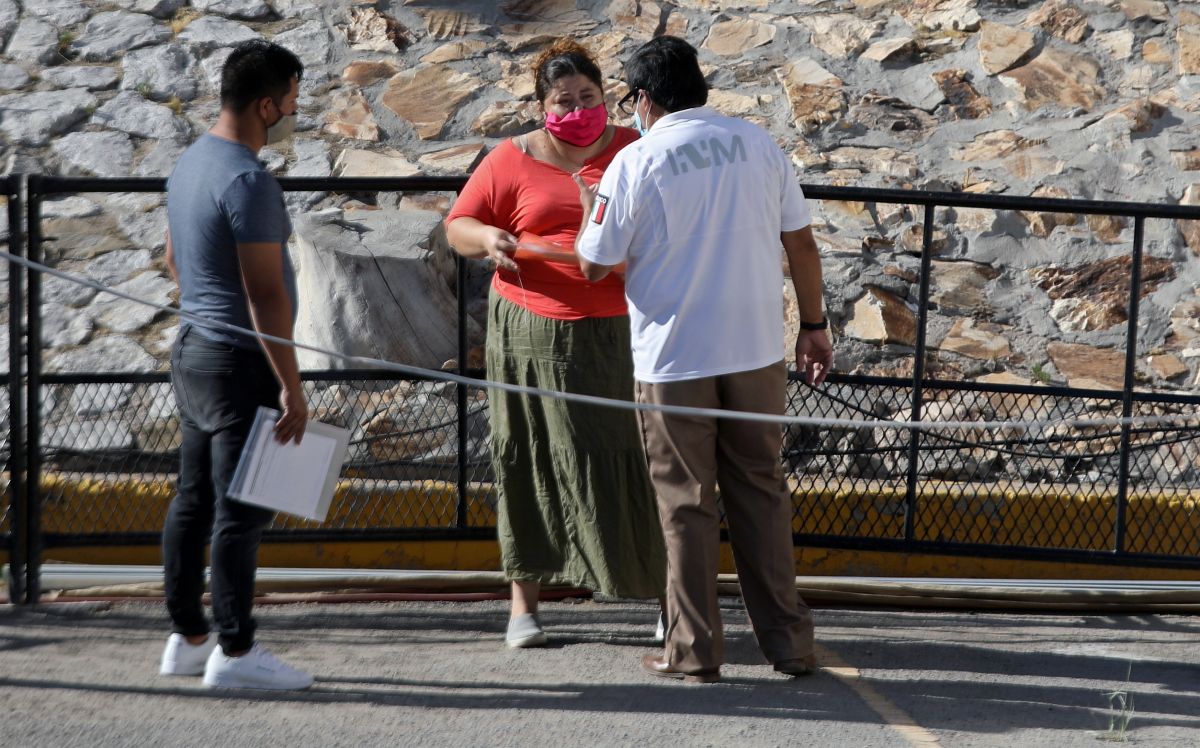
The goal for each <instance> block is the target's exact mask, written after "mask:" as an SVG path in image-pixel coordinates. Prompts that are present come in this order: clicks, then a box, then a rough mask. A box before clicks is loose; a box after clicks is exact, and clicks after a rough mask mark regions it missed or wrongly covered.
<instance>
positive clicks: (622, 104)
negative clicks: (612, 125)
mask: <svg viewBox="0 0 1200 748" xmlns="http://www.w3.org/2000/svg"><path fill="white" fill-rule="evenodd" d="M640 90H641V89H640V88H631V89H629V93H627V94H625V96H623V97H622V98H621V100H620V101H618V102H617V109H620V110H621V111H622V112H624V113H625V114H630V115H631V114H633V110H634V109H635V108H636V107H637V95H638V91H640Z"/></svg>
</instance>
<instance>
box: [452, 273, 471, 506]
mask: <svg viewBox="0 0 1200 748" xmlns="http://www.w3.org/2000/svg"><path fill="white" fill-rule="evenodd" d="M454 268H455V271H454V276H455V289H456V292H457V294H458V373H459V375H460V376H465V375H466V373H467V355H468V353H469V351H468V350H467V349H468V345H469V344H468V341H467V262H466V260H464V259H463V256H462V255H460V254H455V255H454ZM468 428H469V424H468V423H467V386H466V385H465V384H461V383H460V384H459V385H458V511H457V512H456V515H457V516H456V517H455V526H456V527H459V528H464V527H467V525H468V522H467V520H468V516H467V429H468Z"/></svg>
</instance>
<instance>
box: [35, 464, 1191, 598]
mask: <svg viewBox="0 0 1200 748" xmlns="http://www.w3.org/2000/svg"><path fill="white" fill-rule="evenodd" d="M173 494H174V485H173V483H172V482H171V481H169V480H164V479H162V478H161V477H159V476H148V477H146V478H145V479H140V478H137V477H131V478H125V479H119V480H112V479H109V478H101V477H95V478H92V477H80V476H77V475H69V474H47V475H45V476H44V477H43V480H42V495H43V496H44V497H45V499H44V503H43V513H42V527H43V528H44V530H45V531H46V532H49V533H80V532H95V533H114V532H153V533H157V532H159V531H160V530H161V529H162V523H163V520H164V519H165V517H166V511H167V505H168V503H169V501H170V499H171V496H172V495H173ZM467 494H468V496H467V498H468V513H469V524H470V525H471V526H473V527H486V526H494V524H495V521H496V517H495V511H494V509H493V502H494V499H493V495H494V493H493V488H492V486H491V484H486V483H474V484H471V485H470V486H469V487H468V491H467ZM795 501H796V510H797V511H796V519H795V520H794V522H793V530H794V531H795V532H799V533H819V534H831V535H846V536H866V537H878V538H900V537H902V536H903V529H904V486H903V485H902V484H897V483H886V484H885V483H882V482H873V483H867V482H861V483H859V484H853V485H851V486H850V487H848V488H843V487H841V486H835V485H823V484H818V485H807V486H806V487H805V490H804V491H803V492H799V491H797V494H796V500H795ZM1114 502H1115V497H1114V496H1113V495H1112V494H1111V493H1108V494H1104V493H1099V492H1096V493H1087V489H1086V487H1080V488H1079V489H1078V491H1077V492H1066V491H1061V490H1057V491H1041V492H1036V493H1035V492H1033V491H1007V492H1005V493H1004V494H1002V495H996V494H995V493H994V488H993V489H988V488H986V487H980V486H979V485H978V484H947V483H941V484H938V486H936V487H935V488H933V489H931V490H924V491H922V493H921V494H920V495H919V497H918V514H917V517H918V522H917V525H916V528H915V529H916V537H917V539H918V540H922V541H946V542H962V543H974V542H982V543H992V544H995V543H998V542H999V543H1003V544H1007V545H1026V546H1040V547H1050V548H1072V549H1079V550H1105V549H1107V548H1110V547H1112V545H1113V533H1114V527H1113V522H1112V513H1113V512H1112V507H1113V504H1114ZM457 505H458V490H457V486H456V485H455V484H453V483H448V482H445V481H385V480H377V481H371V480H366V481H364V480H355V481H343V482H341V483H340V484H339V485H338V488H337V491H336V494H335V497H334V501H333V503H332V505H331V509H330V513H329V518H328V521H327V522H326V524H325V526H326V527H334V528H339V529H340V528H346V529H366V528H372V527H384V528H386V527H404V528H439V527H440V528H453V527H454V521H455V517H456V511H457ZM1127 518H1128V525H1127V527H1128V530H1127V538H1128V542H1129V549H1130V550H1131V551H1134V552H1139V553H1160V554H1171V555H1200V491H1192V492H1183V491H1181V492H1174V493H1167V492H1163V493H1158V494H1153V495H1151V494H1143V493H1139V494H1135V495H1134V496H1133V497H1131V499H1130V502H1129V508H1128V512H1127ZM277 526H280V527H287V528H315V527H321V525H318V524H316V523H313V522H309V521H306V520H301V519H297V518H293V517H283V516H281V518H280V519H279V520H278V525H277ZM1087 528H1091V529H1087ZM1085 532H1087V533H1088V534H1087V535H1086V536H1084V533H1085ZM51 553H52V556H53V558H56V559H61V560H64V561H85V562H95V563H157V561H158V558H157V554H158V550H157V548H153V547H148V548H146V547H143V548H133V547H108V548H105V547H90V548H70V549H68V548H54V549H51ZM499 557H500V554H499V549H498V548H497V546H496V543H495V542H494V541H450V540H447V541H405V542H392V541H389V542H380V541H370V540H363V541H345V542H341V541H339V542H332V543H326V542H322V543H271V544H267V545H265V546H264V547H263V552H262V557H261V559H260V563H261V564H262V565H264V566H297V567H337V568H343V567H344V568H411V569H461V570H472V569H476V570H491V569H497V568H499ZM796 560H797V566H798V571H799V572H800V573H804V574H818V575H822V574H829V575H857V576H909V577H924V576H943V577H945V576H955V577H975V576H978V577H992V578H1064V577H1072V578H1106V579H1150V578H1154V579H1197V578H1200V572H1190V571H1171V570H1164V569H1141V570H1139V569H1130V568H1128V567H1118V566H1107V565H1097V564H1090V563H1089V564H1073V563H1061V562H1035V561H1011V560H1003V559H982V558H971V557H956V556H936V555H929V554H920V555H917V554H908V553H891V552H864V551H847V550H837V549H812V548H797V549H796ZM721 567H722V571H723V572H726V573H728V572H730V571H732V570H733V562H732V557H731V554H730V553H729V552H728V549H727V548H726V549H724V552H723V553H722V564H721ZM1097 572H1099V573H1097Z"/></svg>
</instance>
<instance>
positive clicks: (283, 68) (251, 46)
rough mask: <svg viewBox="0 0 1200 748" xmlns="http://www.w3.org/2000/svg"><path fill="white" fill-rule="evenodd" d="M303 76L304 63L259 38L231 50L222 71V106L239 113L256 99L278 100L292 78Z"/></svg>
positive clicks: (289, 88) (290, 86) (289, 85)
mask: <svg viewBox="0 0 1200 748" xmlns="http://www.w3.org/2000/svg"><path fill="white" fill-rule="evenodd" d="M302 75H304V63H302V62H300V58H299V57H296V55H294V54H292V53H291V52H289V51H288V50H286V49H284V48H283V47H281V46H279V45H278V44H273V43H271V42H268V41H264V40H262V39H255V40H252V41H248V42H243V43H241V44H239V45H237V46H236V47H234V48H233V52H231V53H230V54H229V57H228V58H226V60H225V67H224V68H223V69H222V70H221V107H222V108H224V109H231V110H233V111H235V112H240V111H242V110H244V109H245V108H246V107H248V106H250V105H251V104H253V103H254V102H256V101H258V100H259V99H264V98H270V99H274V100H275V101H276V102H278V101H281V100H282V99H283V97H284V96H286V95H287V93H288V91H290V90H291V89H292V79H293V78H295V79H296V80H297V81H298V80H300V77H301V76H302Z"/></svg>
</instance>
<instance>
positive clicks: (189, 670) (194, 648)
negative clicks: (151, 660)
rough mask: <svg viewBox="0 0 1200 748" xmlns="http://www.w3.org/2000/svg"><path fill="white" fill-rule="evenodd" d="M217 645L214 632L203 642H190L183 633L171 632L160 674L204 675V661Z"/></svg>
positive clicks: (163, 655)
mask: <svg viewBox="0 0 1200 748" xmlns="http://www.w3.org/2000/svg"><path fill="white" fill-rule="evenodd" d="M216 646H217V637H216V636H215V635H213V634H209V635H208V638H207V639H205V640H204V642H203V643H202V644H188V640H187V637H185V636H184V635H183V634H171V635H170V636H169V637H167V646H166V647H164V648H163V653H162V663H161V664H160V665H159V666H158V672H159V674H160V675H203V674H204V663H206V662H207V661H208V656H209V655H210V654H212V651H213V650H214V649H216Z"/></svg>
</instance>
